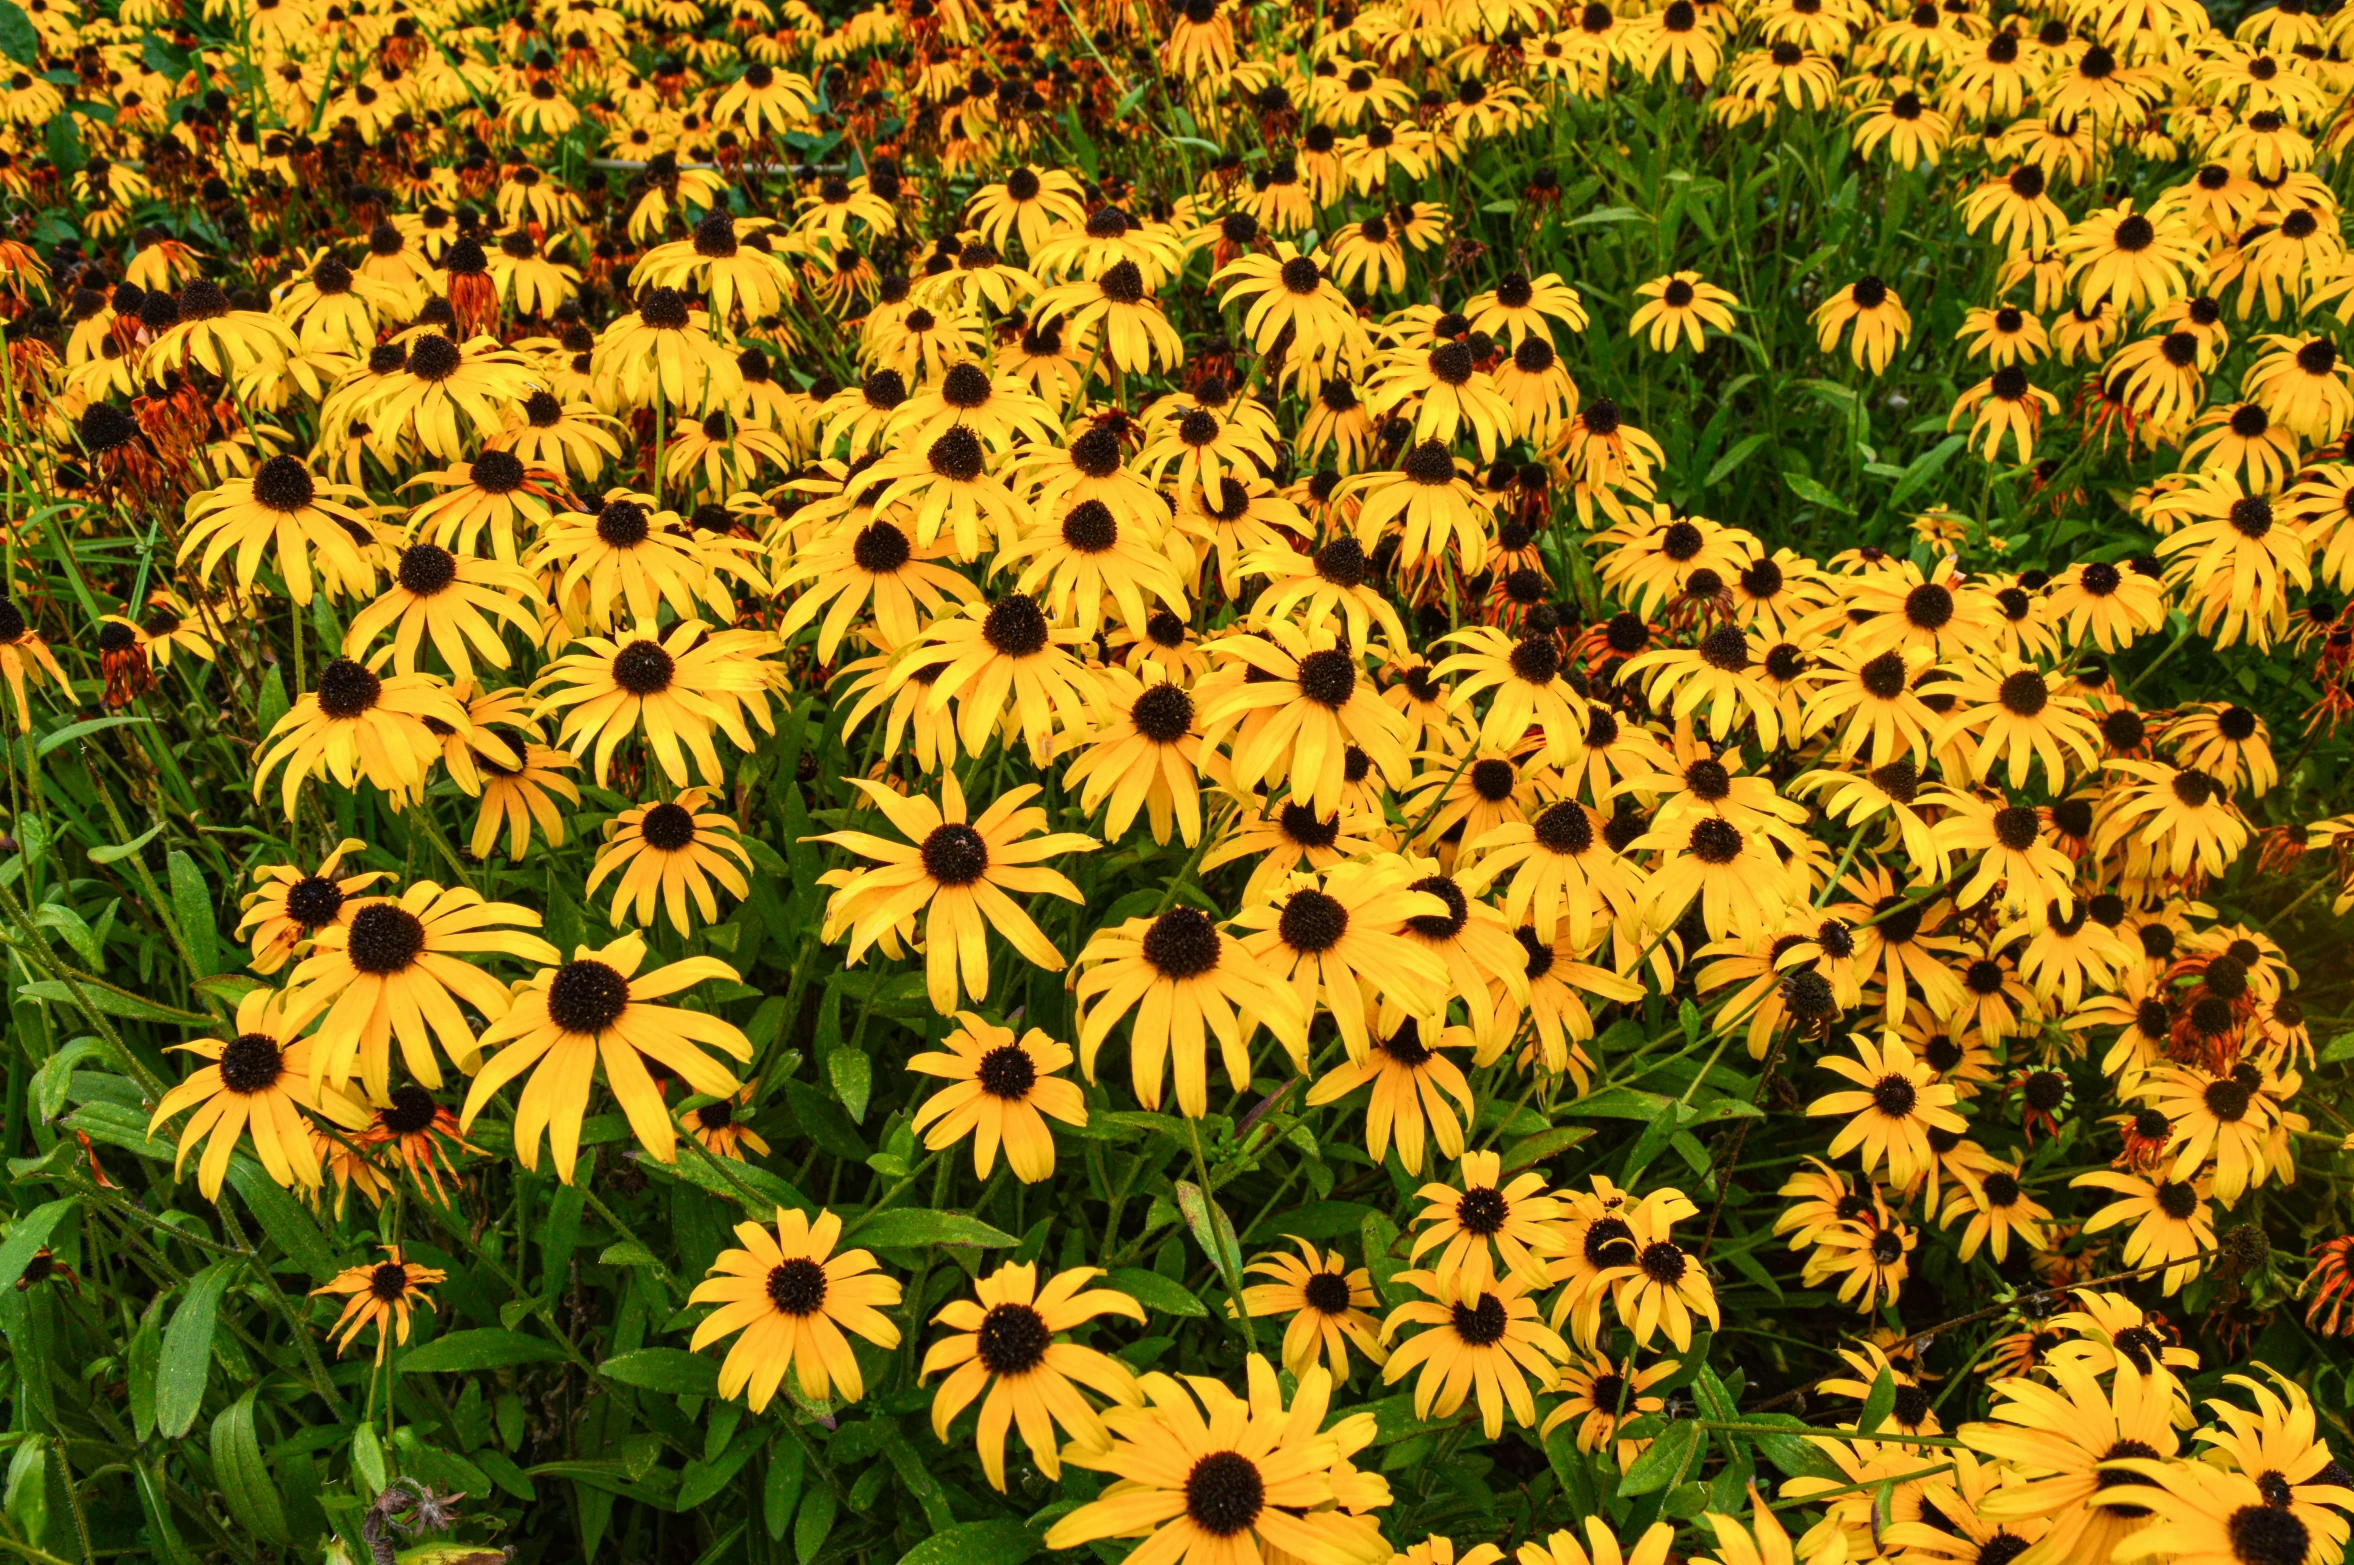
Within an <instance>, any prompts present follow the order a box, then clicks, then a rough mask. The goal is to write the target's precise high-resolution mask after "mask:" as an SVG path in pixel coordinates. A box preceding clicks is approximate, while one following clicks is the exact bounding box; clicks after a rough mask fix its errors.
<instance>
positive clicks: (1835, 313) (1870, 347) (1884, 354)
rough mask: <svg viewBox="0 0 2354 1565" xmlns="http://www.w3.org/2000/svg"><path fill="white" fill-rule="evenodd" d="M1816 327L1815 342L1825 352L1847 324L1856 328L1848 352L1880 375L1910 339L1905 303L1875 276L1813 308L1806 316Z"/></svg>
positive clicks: (1908, 319) (1855, 282) (1851, 286)
mask: <svg viewBox="0 0 2354 1565" xmlns="http://www.w3.org/2000/svg"><path fill="white" fill-rule="evenodd" d="M1808 319H1810V320H1811V321H1812V322H1813V323H1814V328H1815V344H1816V346H1818V347H1820V348H1821V349H1822V350H1823V351H1824V352H1825V353H1829V352H1830V351H1831V350H1832V349H1833V348H1836V347H1837V346H1838V345H1839V338H1840V335H1841V334H1842V333H1843V332H1845V331H1846V330H1847V329H1848V327H1849V326H1850V324H1852V325H1853V326H1854V328H1855V332H1854V336H1853V337H1852V338H1851V339H1850V341H1849V343H1848V352H1849V353H1850V354H1851V355H1852V356H1853V357H1854V359H1855V362H1856V364H1857V365H1858V366H1859V367H1861V368H1864V369H1868V370H1870V371H1871V372H1872V373H1873V374H1875V375H1879V374H1883V373H1885V372H1886V371H1887V369H1888V361H1889V360H1890V359H1891V358H1893V357H1895V355H1896V351H1897V350H1898V349H1899V348H1901V347H1903V346H1904V345H1905V344H1906V343H1907V342H1910V341H1911V340H1912V335H1913V318H1912V317H1911V316H1910V315H1908V314H1906V313H1905V308H1904V303H1903V301H1902V300H1900V299H1898V298H1897V296H1896V290H1894V289H1893V288H1890V287H1889V286H1888V285H1887V284H1886V283H1885V282H1882V281H1881V280H1880V279H1879V278H1877V277H1871V276H1865V277H1859V278H1857V279H1856V280H1855V281H1854V282H1852V283H1850V284H1848V285H1847V286H1846V287H1845V288H1842V289H1840V290H1839V291H1838V292H1837V293H1834V294H1833V295H1831V297H1830V298H1828V299H1825V300H1824V301H1823V302H1822V303H1821V304H1819V305H1817V306H1816V307H1815V312H1814V314H1813V315H1812V316H1810V317H1808Z"/></svg>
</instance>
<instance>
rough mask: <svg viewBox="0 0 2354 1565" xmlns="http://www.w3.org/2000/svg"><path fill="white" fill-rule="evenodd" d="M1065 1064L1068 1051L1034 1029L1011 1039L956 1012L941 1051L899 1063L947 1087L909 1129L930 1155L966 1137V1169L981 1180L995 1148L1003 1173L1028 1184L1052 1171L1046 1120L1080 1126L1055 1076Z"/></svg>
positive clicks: (1076, 1096)
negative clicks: (1001, 1153)
mask: <svg viewBox="0 0 2354 1565" xmlns="http://www.w3.org/2000/svg"><path fill="white" fill-rule="evenodd" d="M1071 1059H1072V1054H1071V1048H1070V1045H1068V1044H1062V1043H1056V1042H1055V1041H1054V1040H1053V1039H1051V1038H1049V1037H1048V1036H1047V1035H1046V1034H1045V1033H1044V1032H1042V1031H1040V1030H1039V1029H1038V1028H1035V1027H1033V1028H1031V1029H1030V1030H1029V1031H1028V1032H1026V1033H1024V1034H1022V1036H1021V1037H1020V1038H1018V1039H1017V1038H1016V1037H1015V1036H1014V1032H1013V1029H1012V1028H1010V1027H997V1026H993V1025H991V1024H990V1023H989V1022H987V1021H986V1020H984V1019H982V1018H981V1017H978V1016H975V1015H974V1014H973V1013H972V1012H970V1011H959V1012H958V1013H957V1016H956V1030H955V1031H953V1032H951V1033H950V1034H949V1035H948V1036H947V1037H946V1038H945V1039H944V1040H942V1051H941V1052H938V1053H933V1054H918V1055H915V1056H914V1057H912V1058H911V1059H909V1060H908V1062H907V1068H908V1069H909V1070H911V1071H914V1072H916V1073H917V1074H919V1075H924V1076H937V1077H940V1078H941V1079H942V1080H944V1081H947V1082H948V1083H949V1085H948V1086H946V1087H943V1088H941V1089H940V1090H939V1091H938V1092H935V1093H933V1094H932V1095H931V1097H929V1098H927V1099H925V1100H924V1105H923V1107H922V1108H920V1109H918V1110H916V1113H915V1118H914V1119H913V1120H911V1121H909V1128H910V1129H911V1130H913V1131H914V1132H915V1133H916V1134H918V1135H920V1136H922V1137H923V1138H924V1146H925V1147H926V1148H927V1149H928V1150H931V1151H934V1152H937V1151H939V1150H941V1149H942V1148H943V1147H950V1146H954V1145H955V1144H956V1143H957V1142H959V1141H962V1140H964V1139H965V1137H967V1136H970V1137H972V1139H973V1171H974V1173H976V1174H978V1175H979V1176H980V1177H981V1178H983V1179H986V1178H988V1177H989V1171H990V1169H991V1168H992V1167H994V1166H995V1164H996V1161H997V1149H998V1147H999V1146H1000V1145H1002V1146H1003V1147H1004V1148H1005V1164H1006V1167H1008V1168H1010V1169H1012V1170H1013V1174H1014V1177H1015V1178H1016V1179H1019V1180H1020V1181H1022V1183H1024V1184H1027V1185H1034V1184H1036V1183H1038V1182H1039V1181H1040V1180H1042V1179H1046V1178H1048V1177H1050V1176H1052V1174H1053V1173H1054V1137H1053V1136H1052V1134H1050V1133H1049V1132H1048V1130H1047V1128H1046V1121H1047V1120H1048V1119H1056V1120H1060V1121H1062V1122H1063V1123H1064V1124H1066V1125H1084V1124H1086V1123H1087V1104H1086V1100H1085V1099H1084V1098H1083V1097H1082V1096H1081V1095H1080V1092H1079V1088H1078V1085H1077V1084H1076V1083H1075V1082H1071V1081H1068V1080H1065V1079H1064V1078H1062V1077H1060V1076H1058V1075H1056V1074H1055V1072H1057V1071H1060V1070H1063V1069H1065V1068H1067V1067H1068V1066H1069V1065H1070V1063H1071Z"/></svg>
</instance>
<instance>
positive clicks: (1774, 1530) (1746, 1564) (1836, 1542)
mask: <svg viewBox="0 0 2354 1565" xmlns="http://www.w3.org/2000/svg"><path fill="white" fill-rule="evenodd" d="M1749 1516H1750V1520H1749V1525H1747V1526H1743V1525H1742V1523H1741V1518H1739V1517H1738V1516H1727V1515H1725V1514H1724V1513H1723V1512H1721V1511H1711V1512H1709V1513H1708V1515H1707V1518H1706V1520H1707V1522H1708V1525H1709V1527H1710V1528H1711V1529H1712V1530H1713V1531H1714V1532H1715V1533H1716V1548H1717V1551H1716V1553H1715V1554H1713V1555H1708V1554H1701V1555H1696V1556H1694V1558H1695V1560H1696V1561H1697V1562H1698V1565H1798V1551H1797V1550H1796V1549H1795V1548H1793V1547H1792V1546H1791V1542H1790V1534H1789V1533H1788V1532H1786V1531H1784V1530H1783V1527H1782V1523H1781V1522H1780V1520H1779V1519H1777V1518H1776V1517H1775V1515H1774V1511H1773V1507H1772V1506H1771V1505H1769V1504H1767V1503H1766V1498H1765V1496H1764V1495H1762V1494H1759V1493H1758V1492H1757V1486H1756V1485H1755V1484H1751V1485H1750V1486H1749ZM1846 1561H1847V1535H1846V1533H1845V1532H1843V1531H1840V1530H1837V1529H1833V1530H1832V1533H1831V1538H1830V1542H1829V1543H1828V1545H1827V1546H1822V1547H1819V1548H1817V1549H1815V1550H1811V1551H1809V1553H1808V1554H1807V1565H1846Z"/></svg>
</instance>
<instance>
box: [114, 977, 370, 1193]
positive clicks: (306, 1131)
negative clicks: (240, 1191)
mask: <svg viewBox="0 0 2354 1565" xmlns="http://www.w3.org/2000/svg"><path fill="white" fill-rule="evenodd" d="M284 998H285V997H284V995H282V994H280V993H279V992H278V991H277V990H274V989H251V990H248V991H247V992H246V994H245V997H244V998H243V999H241V1000H239V1001H238V1002H237V1019H236V1028H237V1031H236V1033H235V1035H234V1036H232V1037H230V1038H229V1039H227V1040H226V1041H223V1040H221V1039H217V1038H208V1039H205V1040H203V1041H201V1042H198V1043H183V1044H179V1045H177V1046H176V1047H177V1048H179V1049H182V1050H185V1051H186V1052H188V1053H190V1054H193V1055H196V1056H198V1057H199V1058H201V1059H206V1060H210V1061H211V1062H212V1063H211V1064H209V1065H206V1066H204V1067H202V1068H201V1069H199V1070H198V1071H197V1072H196V1073H195V1074H194V1075H192V1076H190V1077H189V1078H188V1079H187V1080H186V1081H183V1082H181V1083H180V1084H179V1085H178V1086H176V1087H174V1088H172V1090H171V1091H169V1092H167V1093H165V1094H164V1095H163V1101H162V1102H160V1103H158V1104H157V1105H156V1106H155V1113H154V1114H153V1115H151V1116H150V1117H149V1118H148V1121H147V1125H148V1129H149V1130H153V1129H154V1128H155V1127H156V1126H158V1125H160V1124H162V1123H163V1122H164V1121H165V1120H167V1119H170V1118H171V1117H172V1116H173V1115H175V1114H177V1113H179V1112H180V1111H181V1110H182V1109H186V1108H194V1109H195V1110H196V1112H195V1113H193V1114H191V1115H189V1116H188V1123H187V1124H186V1125H185V1126H183V1127H182V1128H181V1131H180V1155H179V1157H178V1158H177V1159H175V1160H174V1162H173V1164H172V1173H173V1174H174V1176H177V1175H178V1174H179V1172H180V1170H181V1168H183V1167H184V1166H185V1165H186V1164H187V1162H188V1154H189V1153H190V1152H192V1151H194V1150H195V1149H196V1145H197V1143H198V1142H200V1141H204V1140H205V1138H206V1137H208V1136H209V1137H211V1138H212V1139H211V1140H210V1142H209V1143H207V1144H206V1146H205V1149H204V1158H203V1160H202V1161H201V1162H199V1163H198V1164H197V1165H196V1187H197V1188H198V1189H199V1190H202V1191H203V1192H204V1198H205V1199H206V1200H208V1201H214V1200H218V1199H219V1198H220V1194H221V1180H222V1179H223V1177H225V1176H226V1175H227V1173H228V1172H229V1154H230V1153H232V1152H234V1151H236V1150H237V1143H238V1141H239V1140H241V1139H243V1138H246V1137H250V1138H251V1139H252V1141H253V1150H254V1155H255V1156H256V1157H258V1158H260V1159H261V1164H262V1168H263V1169H264V1170H265V1171H267V1172H268V1174H269V1176H270V1177H271V1178H272V1179H274V1180H276V1181H277V1182H278V1183H279V1184H281V1185H300V1186H301V1187H303V1188H304V1189H306V1190H316V1189H317V1188H318V1187H319V1158H318V1152H317V1150H316V1148H315V1147H314V1146H313V1145H312V1141H311V1127H310V1122H309V1121H308V1120H306V1119H304V1118H303V1114H302V1111H303V1109H304V1108H311V1109H313V1110H316V1111H318V1112H321V1113H324V1114H328V1115H330V1116H332V1117H336V1118H339V1119H342V1120H343V1121H345V1128H346V1129H354V1128H357V1127H358V1126H359V1125H360V1124H361V1123H363V1122H364V1121H365V1119H366V1116H365V1115H364V1114H360V1113H358V1112H357V1111H353V1112H350V1113H341V1112H339V1110H340V1109H341V1108H342V1107H343V1100H342V1099H341V1098H338V1097H334V1096H332V1095H330V1096H329V1097H327V1098H326V1099H324V1100H322V1099H321V1098H320V1096H319V1092H318V1077H317V1074H316V1072H315V1071H314V1069H313V1067H312V1063H311V1051H312V1049H313V1047H314V1045H313V1043H312V1040H310V1039H308V1038H304V1037H300V1036H298V1035H299V1034H300V1033H301V1031H302V1030H303V1028H304V1027H305V1026H307V1025H308V1024H309V1022H310V1017H309V1016H308V1015H305V1014H303V1013H301V1012H293V1013H289V1012H288V1011H287V1010H286V1009H285V1007H284V1005H283V1004H282V1003H281V1002H282V1001H283V1000H284Z"/></svg>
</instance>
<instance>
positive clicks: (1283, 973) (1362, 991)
mask: <svg viewBox="0 0 2354 1565" xmlns="http://www.w3.org/2000/svg"><path fill="white" fill-rule="evenodd" d="M1417 878H1418V877H1417V876H1416V875H1415V873H1414V870H1413V866H1411V865H1410V864H1408V863H1407V862H1406V861H1405V860H1403V859H1400V858H1397V857H1395V856H1387V857H1380V858H1374V859H1370V860H1365V861H1357V862H1350V863H1343V864H1336V865H1334V866H1333V867H1332V868H1331V869H1330V870H1327V871H1326V872H1324V873H1323V874H1322V875H1321V876H1316V877H1309V876H1295V877H1293V880H1292V883H1291V884H1290V885H1289V886H1288V887H1285V888H1282V889H1281V891H1280V892H1279V894H1278V895H1277V896H1276V897H1275V898H1274V899H1273V900H1272V901H1269V902H1265V903H1262V904H1259V905H1256V906H1253V907H1248V908H1245V909H1244V910H1243V912H1242V913H1241V914H1240V915H1238V916H1237V918H1236V919H1235V922H1236V923H1237V924H1238V925H1240V926H1241V927H1242V928H1244V929H1247V930H1249V931H1251V932H1250V933H1249V934H1247V935H1245V936H1244V937H1243V939H1242V944H1243V948H1244V949H1245V950H1246V951H1248V952H1249V953H1250V954H1251V956H1252V957H1254V958H1255V959H1256V960H1257V961H1258V963H1259V964H1260V966H1261V967H1262V968H1263V969H1265V970H1266V971H1267V972H1268V973H1269V975H1270V976H1272V977H1275V978H1277V979H1278V980H1279V981H1281V982H1283V983H1285V984H1287V985H1288V986H1289V988H1290V989H1291V990H1292V992H1293V993H1294V994H1295V995H1296V996H1297V998H1298V1002H1299V1004H1298V1011H1299V1014H1300V1015H1301V1016H1302V1017H1303V1018H1310V1017H1313V1016H1314V1015H1315V1014H1316V1012H1317V1010H1319V1009H1323V1010H1325V1011H1328V1012H1329V1013H1330V1014H1331V1016H1332V1019H1333V1023H1334V1025H1335V1026H1336V1027H1338V1028H1339V1030H1340V1035H1341V1038H1342V1041H1343V1042H1344V1043H1346V1044H1347V1046H1348V1051H1349V1057H1350V1058H1351V1059H1353V1060H1362V1059H1363V1058H1365V1056H1366V1054H1367V1051H1368V1049H1369V1048H1370V1046H1371V1043H1372V1029H1371V1028H1370V1026H1369V1025H1368V1024H1369V1022H1370V1020H1371V1017H1372V1014H1373V1010H1374V1006H1375V1002H1377V1001H1378V1000H1381V999H1384V998H1388V999H1394V1000H1395V1001H1397V1002H1398V1004H1399V1005H1400V1006H1402V1007H1404V1008H1405V1009H1407V1010H1408V1011H1409V1012H1410V1013H1411V1014H1415V1015H1429V1014H1432V1013H1433V1012H1434V1011H1435V1009H1436V1005H1435V1001H1436V997H1437V996H1439V995H1442V994H1444V993H1445V992H1446V986H1447V970H1446V966H1445V964H1444V963H1443V962H1442V961H1441V960H1440V959H1439V958H1438V956H1437V955H1435V954H1434V953H1432V952H1431V951H1430V950H1428V949H1427V948H1425V947H1423V946H1420V945H1417V944H1415V943H1414V942H1413V941H1411V940H1409V939H1407V938H1406V936H1405V934H1404V933H1403V930H1404V927H1405V922H1406V920H1407V919H1409V918H1413V917H1416V916H1418V915H1422V916H1431V917H1445V916H1447V914H1448V907H1447V904H1446V903H1445V902H1444V901H1442V900H1441V899H1440V898H1439V897H1438V896H1436V895H1435V894H1433V893H1431V892H1428V891H1417V890H1415V889H1413V882H1414V881H1415V880H1416V879H1417ZM1295 1063H1297V1064H1298V1065H1299V1066H1300V1067H1301V1068H1302V1069H1303V1070H1304V1069H1305V1068H1306V1065H1307V1056H1306V1054H1305V1052H1304V1049H1303V1051H1302V1052H1300V1053H1299V1054H1298V1055H1297V1057H1296V1060H1295ZM1341 1090H1344V1091H1345V1090H1347V1089H1345V1088H1344V1089H1341ZM1453 1155H1454V1154H1453V1153H1452V1152H1450V1153H1449V1156H1453Z"/></svg>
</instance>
